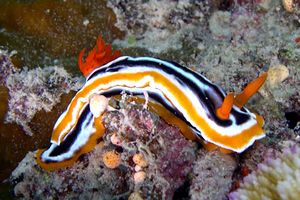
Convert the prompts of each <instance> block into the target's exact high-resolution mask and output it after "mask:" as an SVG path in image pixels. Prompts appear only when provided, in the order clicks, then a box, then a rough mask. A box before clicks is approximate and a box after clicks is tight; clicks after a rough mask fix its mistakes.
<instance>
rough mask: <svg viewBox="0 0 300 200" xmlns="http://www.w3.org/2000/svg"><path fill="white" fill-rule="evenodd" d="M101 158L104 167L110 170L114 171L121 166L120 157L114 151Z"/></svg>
mask: <svg viewBox="0 0 300 200" xmlns="http://www.w3.org/2000/svg"><path fill="white" fill-rule="evenodd" d="M102 158H103V162H104V164H105V166H106V167H108V168H110V169H115V168H117V167H118V166H119V165H120V164H121V155H120V154H119V153H117V152H115V151H114V150H112V151H107V152H105V153H104V154H103V157H102Z"/></svg>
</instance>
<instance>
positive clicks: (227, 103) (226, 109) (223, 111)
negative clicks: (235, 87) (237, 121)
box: [217, 93, 234, 120]
mask: <svg viewBox="0 0 300 200" xmlns="http://www.w3.org/2000/svg"><path fill="white" fill-rule="evenodd" d="M233 101H234V94H233V93H229V94H228V95H227V96H226V97H225V99H224V102H223V104H222V106H221V107H220V108H218V109H217V116H218V117H219V118H220V119H223V120H225V119H228V117H229V114H230V111H231V109H232V106H233Z"/></svg>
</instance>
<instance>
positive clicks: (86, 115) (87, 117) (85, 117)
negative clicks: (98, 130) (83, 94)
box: [49, 105, 94, 157]
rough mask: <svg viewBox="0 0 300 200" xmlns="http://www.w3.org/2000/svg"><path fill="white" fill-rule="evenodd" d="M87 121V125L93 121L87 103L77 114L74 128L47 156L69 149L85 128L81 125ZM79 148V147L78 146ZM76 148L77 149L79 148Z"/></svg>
mask: <svg viewBox="0 0 300 200" xmlns="http://www.w3.org/2000/svg"><path fill="white" fill-rule="evenodd" d="M85 121H86V122H88V123H87V125H89V124H90V123H93V122H94V118H93V114H92V113H91V111H90V107H89V105H87V106H86V107H85V108H84V110H83V111H82V113H81V115H80V116H79V119H78V122H77V124H76V126H75V127H74V129H73V130H72V131H71V132H70V133H68V135H67V136H66V138H65V139H64V140H63V141H62V142H61V143H60V145H58V146H56V147H55V148H54V149H53V151H52V152H51V153H50V154H49V157H55V156H58V155H61V154H64V153H67V152H68V151H70V149H71V147H72V145H73V144H74V143H75V141H76V140H77V138H78V136H79V134H80V132H81V130H83V129H85V128H86V127H84V126H83V125H84V124H85V123H84V122H85ZM79 149H80V148H79ZM79 149H78V150H79Z"/></svg>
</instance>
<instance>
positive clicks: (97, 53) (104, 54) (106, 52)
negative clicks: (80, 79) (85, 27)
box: [78, 36, 121, 77]
mask: <svg viewBox="0 0 300 200" xmlns="http://www.w3.org/2000/svg"><path fill="white" fill-rule="evenodd" d="M84 52H85V49H82V50H81V52H80V53H79V56H78V65H79V69H80V71H81V72H82V74H83V75H84V76H85V77H87V76H88V75H89V74H90V73H91V72H92V71H93V70H94V69H96V68H97V67H100V66H102V65H105V64H106V63H109V62H110V61H113V60H114V59H116V58H118V57H120V56H121V51H119V50H117V51H112V49H111V45H110V44H105V42H104V40H103V39H102V37H101V36H98V39H97V44H96V46H95V47H94V48H93V49H92V51H91V52H90V53H89V54H88V56H87V57H86V59H85V61H83V55H84Z"/></svg>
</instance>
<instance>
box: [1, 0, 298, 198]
mask: <svg viewBox="0 0 300 200" xmlns="http://www.w3.org/2000/svg"><path fill="white" fill-rule="evenodd" d="M0 11H1V12H0V27H1V29H0V49H1V51H0V72H1V73H0V94H1V95H0V99H1V105H0V119H1V122H0V153H1V155H3V156H1V157H0V162H1V165H0V180H1V181H3V180H4V179H6V185H2V184H1V186H0V199H2V198H3V199H4V198H20V199H42V198H45V199H51V198H54V199H55V198H60V199H74V198H79V197H82V198H98V197H99V198H102V199H127V198H128V199H228V198H231V199H239V198H238V196H239V195H238V191H242V193H243V195H245V198H247V194H251V195H253V194H255V189H253V187H252V185H251V180H255V177H256V176H257V174H262V171H263V170H262V169H266V168H267V169H270V168H271V167H272V166H284V164H285V162H286V161H285V160H283V159H281V158H282V157H281V155H282V152H283V155H285V153H286V152H292V153H293V151H289V150H284V149H291V148H296V147H295V146H299V137H300V109H299V108H300V97H299V89H298V88H299V87H300V28H299V27H300V9H299V3H298V2H297V1H295V0H289V1H288V0H282V1H279V0H260V1H246V0H239V1H223V0H213V1H208V0H203V1H193V0H189V1H184V0H177V1H171V2H170V1H165V0H160V1H158V0H153V1H142V0H135V1H119V0H108V1H107V2H105V1H101V0H100V1H99V0H93V1H89V2H87V1H86V2H85V1H84V2H82V1H77V0H72V1H58V2H55V3H53V2H52V1H47V0H46V1H28V2H20V1H14V0H10V1H7V2H5V3H4V4H3V6H1V8H0ZM74 30H75V31H74ZM98 34H101V35H102V36H103V37H104V38H105V39H106V41H108V42H110V41H112V42H113V45H114V46H116V47H118V48H119V49H120V50H121V51H122V53H123V54H124V55H131V56H143V55H147V56H155V57H159V58H162V59H168V60H172V61H175V62H178V63H180V64H182V65H185V66H188V67H190V68H192V69H193V70H195V71H197V72H199V73H201V74H203V75H205V76H206V77H207V78H208V79H210V80H211V81H212V82H214V83H216V84H218V85H220V86H221V87H222V88H224V90H225V91H226V92H230V91H234V92H236V93H238V92H239V91H240V90H241V89H242V88H243V87H244V86H245V85H246V84H247V83H249V82H250V81H251V80H253V79H255V78H256V77H257V76H258V75H259V74H260V73H262V72H266V71H267V72H268V74H269V77H268V79H267V82H266V84H265V85H264V87H263V88H261V90H260V91H259V93H258V94H257V95H255V96H254V97H253V98H252V100H251V101H250V102H248V104H247V108H249V110H251V111H253V112H257V113H259V114H260V115H262V116H263V117H264V119H265V125H264V129H265V131H266V133H267V137H265V138H264V139H262V140H260V141H259V142H257V143H255V144H254V145H253V146H252V147H250V148H249V149H247V150H246V151H245V152H243V153H242V154H230V155H225V154H222V153H220V152H218V151H212V152H209V151H206V150H205V149H204V148H203V147H201V145H200V144H199V143H196V142H191V141H188V140H186V139H185V138H184V137H183V136H182V135H181V134H180V131H179V130H178V129H177V128H176V127H173V126H170V125H168V124H166V122H164V121H163V120H162V119H160V118H159V117H158V116H157V115H156V114H155V113H151V112H149V111H148V110H146V109H144V108H142V105H139V104H138V105H134V104H132V103H128V102H127V103H126V102H121V103H119V104H118V106H117V110H116V111H114V112H109V113H108V114H107V116H106V118H105V119H104V123H105V126H106V133H105V136H104V137H103V141H100V143H99V144H98V145H97V146H96V148H95V149H94V150H93V151H92V152H90V153H88V154H86V155H83V156H82V157H81V158H80V159H79V161H78V162H76V164H75V165H74V166H72V167H69V168H67V169H60V170H56V171H53V172H48V171H44V170H42V169H41V168H40V167H39V166H37V164H36V163H35V159H34V150H36V149H38V148H42V147H46V146H47V145H48V143H49V138H50V135H51V130H52V127H53V125H54V123H55V121H56V119H57V118H58V116H59V114H60V113H61V112H62V111H63V110H64V109H65V108H66V107H67V105H68V103H69V102H70V100H71V98H72V97H73V96H74V91H76V90H78V89H79V88H80V86H81V85H82V84H83V79H84V78H83V77H82V76H79V70H78V69H77V67H75V66H76V59H77V55H78V52H79V51H80V50H81V49H82V48H84V47H92V46H93V45H94V42H95V40H96V37H97V35H98ZM116 101H117V100H116ZM120 127H121V128H120ZM26 133H27V134H26ZM29 135H32V136H29ZM119 142H121V143H119ZM296 149H298V148H296ZM27 152H29V153H28V154H27V155H26V153H27ZM297 152H298V150H297V151H296V153H297ZM109 153H112V154H109ZM294 153H295V152H294ZM296 153H295V155H296ZM25 155H26V156H25ZM105 155H115V157H116V159H112V160H111V159H109V160H108V161H107V160H106V159H105V158H106V156H105ZM137 155H142V158H143V159H142V161H143V162H145V163H144V164H137V163H136V162H137V161H135V160H136V159H134V158H136V157H138V158H139V156H137ZM289 155H290V154H289ZM297 155H298V154H297ZM24 156H25V158H24V159H23V161H21V160H22V158H23V157H24ZM270 160H275V161H276V162H275V161H270ZM20 161H21V162H20ZM19 162H20V163H19ZM105 162H109V163H110V164H111V165H110V164H107V163H106V164H105ZM143 162H142V163H143ZM292 162H296V164H295V163H294V164H293V165H290V167H288V168H286V169H287V170H288V171H287V174H292V175H294V174H297V173H298V172H299V165H297V162H298V161H292ZM18 163H19V165H18ZM260 163H263V164H262V165H260ZM270 163H271V164H270ZM274 163H275V164H274ZM287 163H291V161H290V160H288V161H287ZM17 165H18V167H17V168H16V169H15V171H14V172H13V173H12V174H11V176H10V178H9V174H10V173H11V171H12V169H13V168H14V167H16V166H17ZM109 166H116V167H113V168H110V167H109ZM270 166H271V167H270ZM291 166H292V167H291ZM295 166H296V167H295ZM297 167H298V168H297ZM293 170H294V171H293ZM267 171H268V170H267ZM270 171H271V172H274V171H276V170H273V168H272V169H271V170H270ZM281 172H282V173H283V175H282V176H285V174H284V173H286V171H284V170H283V171H281ZM249 174H250V175H249ZM248 176H249V177H250V178H244V177H248ZM266 177H271V178H272V176H270V175H267V176H266ZM243 179H245V181H243ZM291 180H293V179H291ZM268 181H270V180H267V181H266V182H268ZM287 182H288V181H285V182H284V181H283V183H282V185H281V187H278V188H273V189H275V190H276V192H278V191H280V189H282V188H286V187H287ZM7 184H8V185H10V188H8V187H7ZM247 184H248V185H250V186H251V188H250V189H251V191H245V188H246V189H247ZM272 184H273V185H276V184H277V183H275V182H272ZM295 184H298V182H295ZM261 187H262V189H263V187H265V185H264V184H262V186H261ZM274 187H275V186H274ZM238 188H241V190H238ZM254 188H255V187H254ZM235 191H236V192H237V193H235ZM286 191H287V192H289V191H288V190H285V192H286ZM295 192H296V190H295ZM11 193H13V197H11V196H10V194H11ZM229 193H230V195H228V194H229ZM295 195H296V196H295ZM286 197H287V198H285V199H295V198H298V197H299V195H298V196H297V194H294V196H289V195H286ZM240 199H243V198H240Z"/></svg>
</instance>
